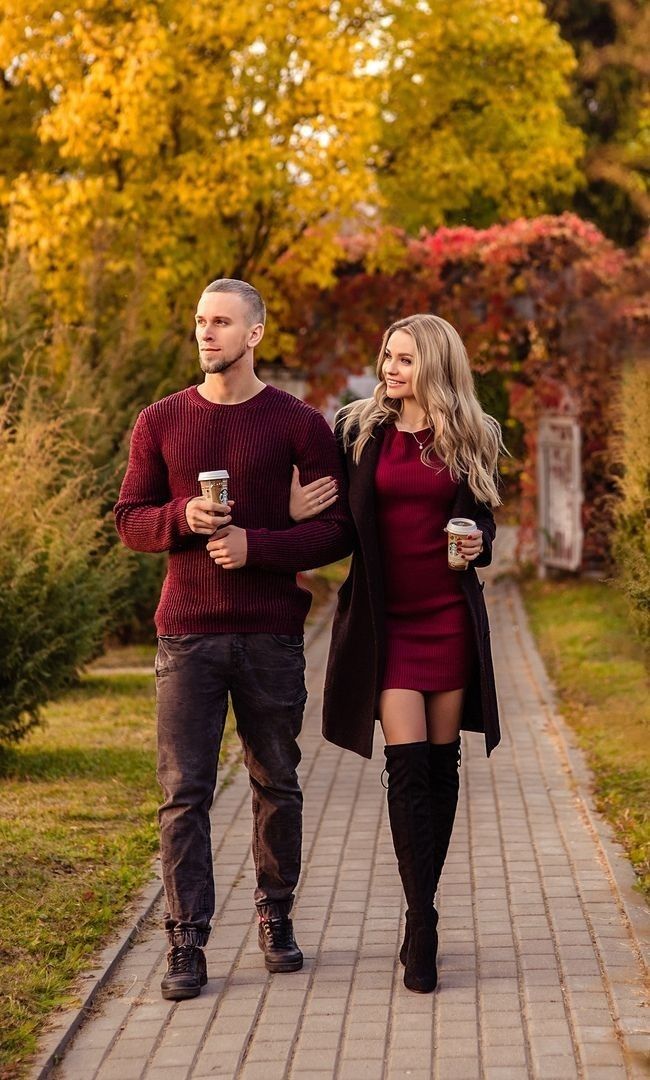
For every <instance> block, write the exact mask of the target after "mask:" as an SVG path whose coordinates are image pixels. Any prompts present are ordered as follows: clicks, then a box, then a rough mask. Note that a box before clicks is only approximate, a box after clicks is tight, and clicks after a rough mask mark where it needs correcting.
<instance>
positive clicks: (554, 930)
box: [55, 582, 650, 1080]
mask: <svg viewBox="0 0 650 1080" xmlns="http://www.w3.org/2000/svg"><path fill="white" fill-rule="evenodd" d="M486 592H487V593H488V604H489V606H490V612H491V620H492V628H493V634H492V637H493V642H494V652H495V659H496V664H497V683H498V686H499V693H500V699H501V708H502V713H503V727H504V739H503V742H502V744H501V746H500V747H499V749H498V750H497V751H496V752H495V753H494V754H493V756H492V759H491V761H490V762H489V763H488V762H487V761H486V759H485V755H484V751H483V744H482V737H481V736H479V735H468V736H465V737H464V744H463V782H462V799H461V803H460V806H459V813H458V819H457V827H456V830H455V833H454V838H453V842H452V848H451V851H450V855H449V860H448V863H447V866H446V869H445V873H444V875H443V881H442V885H441V890H440V894H439V907H440V911H441V916H440V936H441V945H440V989H439V991H438V992H437V993H436V994H434V995H417V994H412V993H410V992H409V991H407V990H406V989H405V988H404V986H403V984H402V982H401V971H402V969H401V967H400V965H399V964H398V962H397V951H398V948H399V944H400V931H401V926H402V918H401V915H402V910H401V889H400V884H399V880H398V877H397V872H396V867H395V860H394V856H393V851H392V846H391V840H390V835H389V831H388V826H387V818H386V810H385V793H384V791H383V790H382V788H381V786H380V783H379V774H380V771H381V768H382V764H383V753H382V745H381V743H382V740H381V738H379V739H377V746H376V752H375V757H374V760H373V761H372V762H365V761H362V760H361V759H360V758H358V757H356V756H355V755H352V754H349V753H345V752H343V751H339V750H337V749H335V748H334V747H332V746H329V745H327V744H326V743H324V742H323V741H322V739H321V737H320V734H319V726H320V706H321V693H320V686H321V682H322V664H323V660H324V657H325V655H326V649H327V644H328V636H329V635H328V632H327V629H324V630H323V632H321V633H320V634H318V635H317V636H316V638H315V640H314V641H313V643H312V646H311V648H310V656H309V660H310V664H309V666H310V671H311V694H310V702H309V710H308V716H307V721H306V727H305V733H304V737H303V750H304V761H303V765H302V772H301V775H302V781H303V786H304V791H305V812H306V816H305V825H306V828H305V843H304V872H303V877H302V881H301V885H300V890H299V895H298V903H297V906H296V913H295V914H296V930H297V937H298V940H299V942H300V944H301V947H302V948H303V950H304V952H305V956H306V958H307V959H306V963H305V967H304V970H303V971H302V972H299V973H296V974H288V975H275V976H269V975H267V974H266V972H265V970H264V967H263V965H262V958H261V953H260V952H259V951H258V948H257V941H256V931H255V925H254V921H253V918H252V914H253V913H252V907H251V894H252V890H253V875H252V867H251V860H250V855H249V846H248V845H249V838H250V810H249V792H248V786H247V781H246V777H245V774H243V773H242V772H240V773H238V774H237V776H236V779H235V780H234V782H232V783H231V784H230V786H228V787H226V788H225V790H223V791H221V793H220V795H219V798H218V800H217V802H216V805H215V811H214V837H215V860H216V870H217V883H218V905H219V906H218V916H217V919H216V922H215V927H214V930H213V934H212V937H211V939H210V945H209V948H208V950H207V954H208V967H209V973H210V981H209V984H208V986H207V988H206V989H205V991H204V992H203V993H202V995H201V997H200V998H198V999H195V1000H194V1001H190V1002H184V1003H181V1004H178V1005H177V1004H174V1003H171V1002H164V1001H162V999H161V998H160V994H159V988H158V987H159V982H160V978H161V975H162V972H163V969H164V952H165V946H164V941H163V939H162V936H161V934H160V932H159V931H158V930H157V929H155V928H154V927H153V926H149V927H147V928H145V930H144V931H143V932H142V933H141V935H140V937H139V940H138V942H137V944H136V945H135V947H134V948H133V949H132V950H131V951H130V952H129V953H128V954H127V956H126V958H125V959H124V961H123V962H122V964H121V966H120V968H119V970H118V972H117V975H116V977H115V978H114V980H113V982H112V984H111V988H110V993H109V994H108V995H107V996H106V997H105V999H104V1001H103V1003H102V1006H101V1008H100V1009H99V1010H98V1013H97V1015H96V1016H94V1017H93V1018H92V1019H91V1020H89V1021H87V1022H86V1024H85V1025H84V1026H83V1028H82V1029H81V1031H80V1032H79V1034H78V1035H77V1037H76V1039H75V1041H74V1042H73V1044H72V1045H71V1047H70V1049H69V1050H68V1052H67V1053H66V1055H65V1057H64V1059H63V1062H62V1064H61V1065H60V1066H59V1068H58V1069H57V1071H56V1074H55V1075H56V1076H57V1078H58V1080H140V1078H146V1080H186V1078H190V1077H191V1078H197V1080H198V1078H200V1077H215V1078H217V1077H219V1078H226V1077H228V1078H237V1080H284V1078H287V1080H293V1078H295V1080H298V1078H299V1077H302V1078H303V1080H332V1078H336V1080H397V1078H402V1077H408V1078H410V1080H429V1078H431V1077H434V1078H436V1080H453V1078H459V1080H528V1078H535V1080H564V1078H567V1080H569V1078H572V1077H579V1078H583V1077H584V1078H586V1080H610V1078H611V1080H622V1078H624V1077H626V1078H631V1077H637V1076H642V1075H644V1072H643V1062H642V1055H643V1051H644V1050H645V1052H646V1054H647V1051H648V1050H649V1049H650V1040H649V1039H648V1036H647V1026H646V1034H645V1035H644V1034H643V1030H644V1028H643V1025H644V1011H643V1009H642V1006H641V996H640V994H641V974H642V971H641V957H640V954H639V946H638V941H637V939H636V936H635V933H634V928H633V926H632V925H631V924H630V922H629V920H628V918H627V914H626V907H625V904H624V902H623V898H622V895H621V893H620V891H619V889H618V886H617V879H618V880H619V881H621V880H622V881H623V882H624V884H623V893H625V889H626V886H625V881H626V880H627V878H628V877H629V870H628V868H627V867H626V866H624V865H623V862H622V859H621V856H620V855H619V854H618V852H617V850H616V849H615V848H614V846H613V845H612V844H610V843H609V842H608V841H607V840H606V839H605V840H604V841H603V839H602V835H601V834H602V833H603V830H602V826H601V825H600V824H598V823H597V824H596V826H594V819H593V817H592V815H591V813H590V811H589V808H588V806H587V805H586V803H585V801H584V799H583V798H582V797H581V795H580V790H579V788H576V783H575V769H576V768H577V770H578V772H580V769H581V765H580V761H579V759H578V758H577V756H576V753H575V751H572V750H569V752H568V754H567V748H566V744H565V742H564V737H563V736H562V734H561V731H558V729H557V727H556V723H555V721H554V719H553V714H552V707H549V705H550V696H549V689H548V687H547V685H546V683H545V678H544V673H543V671H542V669H541V664H540V662H539V658H538V656H537V654H536V652H535V650H534V648H533V646H532V642H531V639H530V637H529V634H528V631H527V629H526V626H525V620H524V617H523V613H522V609H521V605H520V601H519V597H518V593H517V591H516V588H515V587H514V586H513V585H511V584H508V583H507V582H501V583H497V584H494V585H492V584H490V585H489V586H488V588H487V589H486ZM612 865H613V866H614V869H615V872H616V878H614V876H613V875H612V870H611V867H612ZM628 901H629V897H628ZM646 1013H647V1010H646Z"/></svg>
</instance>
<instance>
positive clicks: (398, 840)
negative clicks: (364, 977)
mask: <svg viewBox="0 0 650 1080" xmlns="http://www.w3.org/2000/svg"><path fill="white" fill-rule="evenodd" d="M384 753H385V755H386V772H387V775H388V816H389V820H390V827H391V832H392V835H393V845H394V847H395V854H396V856H397V865H398V867H399V873H400V877H401V879H402V885H403V887H404V894H405V896H406V902H407V905H408V920H409V922H408V925H409V945H408V953H407V956H406V969H405V972H404V985H405V986H406V987H407V988H408V989H409V990H415V991H418V992H419V993H430V992H431V991H432V990H434V989H435V986H436V983H437V981H438V975H437V970H436V953H437V950H438V934H437V931H436V925H437V922H438V916H437V913H436V910H435V908H434V906H433V893H434V880H435V878H434V874H435V870H434V859H435V846H434V830H433V814H432V809H431V795H430V789H429V771H430V767H429V745H428V743H426V742H418V743H405V744H402V745H395V746H386V747H385V748H384Z"/></svg>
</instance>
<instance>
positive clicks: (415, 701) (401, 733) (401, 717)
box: [379, 690, 453, 746]
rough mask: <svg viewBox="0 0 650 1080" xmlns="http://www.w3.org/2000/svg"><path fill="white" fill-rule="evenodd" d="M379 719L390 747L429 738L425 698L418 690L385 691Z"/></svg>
mask: <svg viewBox="0 0 650 1080" xmlns="http://www.w3.org/2000/svg"><path fill="white" fill-rule="evenodd" d="M379 719H380V721H381V726H382V728H383V731H384V738H385V740H386V742H387V744H388V745H389V746H394V745H397V744H401V743H415V742H424V741H425V740H426V738H427V717H426V712H425V706H424V697H423V695H422V694H420V693H419V691H417V690H384V691H383V692H382V694H381V696H380V698H379ZM452 738H453V736H452Z"/></svg>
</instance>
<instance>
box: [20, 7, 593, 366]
mask: <svg viewBox="0 0 650 1080" xmlns="http://www.w3.org/2000/svg"><path fill="white" fill-rule="evenodd" d="M571 66H572V53H571V50H570V47H569V46H567V45H566V44H565V43H563V42H562V41H561V40H560V38H559V36H558V33H557V31H556V29H555V27H554V26H553V24H551V23H550V22H548V21H547V20H546V19H545V18H544V13H543V8H542V6H541V4H540V3H538V2H537V0H490V2H489V3H487V2H485V0H419V2H418V3H417V4H416V3H412V2H411V0H335V2H334V3H327V4H324V3H321V2H320V0H249V2H248V3H245V4H243V3H241V2H240V0H220V2H219V3H218V4H215V3H214V2H213V0H191V2H187V0H186V2H181V0H111V2H110V3H109V2H108V0H75V2H74V3H72V2H71V0H61V2H60V3H58V4H56V5H52V4H50V3H46V2H45V0H33V2H32V3H31V4H29V5H28V6H27V7H26V6H25V4H24V2H23V0H4V2H3V18H2V21H1V22H0V67H1V68H2V70H3V71H4V82H3V85H2V86H0V110H4V115H5V116H10V115H20V116H21V117H23V116H24V115H25V110H26V109H27V110H28V112H29V116H30V130H29V132H25V131H24V130H23V132H22V137H23V139H24V142H25V145H24V146H22V147H19V146H17V142H16V141H17V140H18V139H19V133H18V132H17V131H15V130H14V132H13V134H12V135H10V136H9V142H8V144H7V146H6V147H3V145H2V144H1V143H0V151H2V159H3V160H4V161H5V162H6V163H7V165H8V166H9V173H8V174H7V175H6V176H5V184H4V187H0V198H1V199H2V200H3V203H4V208H5V213H6V216H7V221H8V224H7V235H8V240H9V243H10V245H11V246H12V247H13V248H14V249H20V250H21V251H22V252H25V253H26V255H27V257H28V259H29V262H30V265H31V267H32V268H33V271H34V273H35V274H36V276H37V280H38V281H39V282H40V283H41V284H42V285H43V286H44V288H45V291H46V294H47V296H48V297H49V298H50V301H51V304H52V306H53V308H54V310H55V311H56V312H57V316H58V319H59V320H60V321H61V322H62V323H64V324H66V325H71V324H72V325H76V326H79V327H82V328H87V333H88V335H90V336H91V337H93V338H94V339H95V340H96V341H97V342H98V343H99V344H98V345H97V348H98V349H101V343H102V342H103V341H106V340H107V339H109V338H110V337H111V335H113V337H112V340H113V341H114V340H115V332H116V327H118V328H119V327H125V326H127V327H129V326H130V327H135V330H134V331H133V332H134V334H136V336H137V337H138V340H140V341H142V342H145V343H146V344H147V347H148V348H149V350H150V351H151V347H153V348H154V349H157V350H159V351H160V350H164V349H165V348H167V347H171V344H173V343H176V344H178V343H179V342H183V341H184V340H186V332H187V329H188V311H189V310H191V305H192V303H193V301H194V298H195V296H196V293H197V291H198V289H199V288H201V287H202V285H203V284H204V283H205V282H206V281H207V280H209V279H210V278H214V277H217V276H220V275H228V276H236V277H246V278H248V279H250V280H252V281H253V282H255V283H256V284H258V285H261V287H262V288H263V291H264V292H265V295H266V296H267V297H268V298H269V300H270V306H271V312H272V315H274V317H275V320H274V321H275V325H274V327H273V331H274V332H273V333H271V334H269V335H268V336H267V338H266V340H265V348H267V349H273V351H274V352H275V351H278V348H279V351H280V352H281V353H283V354H285V355H287V354H290V352H291V340H292V339H291V335H286V336H283V335H282V334H279V333H278V327H279V326H281V325H282V324H284V323H286V322H287V321H288V318H287V315H288V313H289V312H290V310H291V306H292V298H293V296H294V295H295V292H296V287H297V286H299V285H300V286H302V285H304V284H311V283H313V284H316V285H319V286H322V285H323V284H327V282H328V280H329V277H330V275H331V272H332V268H333V266H334V264H335V261H336V257H337V254H338V250H339V248H338V244H337V239H336V238H337V235H338V233H339V232H340V230H341V228H342V227H344V228H346V229H347V230H348V231H349V229H350V228H357V227H358V226H359V223H360V222H363V221H364V220H367V219H368V218H370V221H377V220H379V219H380V217H382V216H383V219H384V220H385V221H388V222H389V223H397V224H403V225H405V226H406V227H408V228H415V227H417V226H419V225H421V224H426V225H429V226H435V225H436V224H438V223H439V222H443V221H453V220H457V219H458V218H459V217H461V216H466V217H468V218H469V219H470V220H472V222H473V223H475V224H478V223H483V222H484V221H487V220H496V219H498V218H499V217H506V216H510V215H513V214H519V213H530V212H534V211H536V210H537V209H542V208H544V205H545V204H544V198H545V196H547V195H548V196H552V197H554V198H556V197H557V196H558V194H559V195H561V193H562V192H563V191H567V190H569V189H570V188H571V186H572V185H574V184H575V183H576V180H577V175H576V172H575V160H576V155H577V153H578V152H579V146H580V144H579V136H578V135H577V134H576V132H575V131H574V130H572V129H571V128H570V127H569V125H568V124H567V122H566V121H565V120H564V119H563V116H562V112H561V101H562V99H563V96H564V94H565V93H566V78H567V76H568V74H569V73H570V71H571ZM30 108H31V111H29V110H30Z"/></svg>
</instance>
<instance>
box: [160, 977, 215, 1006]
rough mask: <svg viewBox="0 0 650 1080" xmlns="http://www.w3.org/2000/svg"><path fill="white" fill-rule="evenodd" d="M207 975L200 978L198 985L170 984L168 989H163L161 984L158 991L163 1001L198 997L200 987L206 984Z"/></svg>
mask: <svg viewBox="0 0 650 1080" xmlns="http://www.w3.org/2000/svg"><path fill="white" fill-rule="evenodd" d="M207 981H208V980H207V977H206V978H205V979H201V982H200V984H199V986H197V987H194V986H179V987H176V988H174V987H173V986H170V987H169V989H168V990H164V989H163V988H162V986H161V988H160V993H161V994H162V996H163V998H164V999H165V1001H188V1000H189V999H190V998H195V997H198V996H199V994H200V993H201V987H203V986H205V985H206V984H207Z"/></svg>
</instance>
